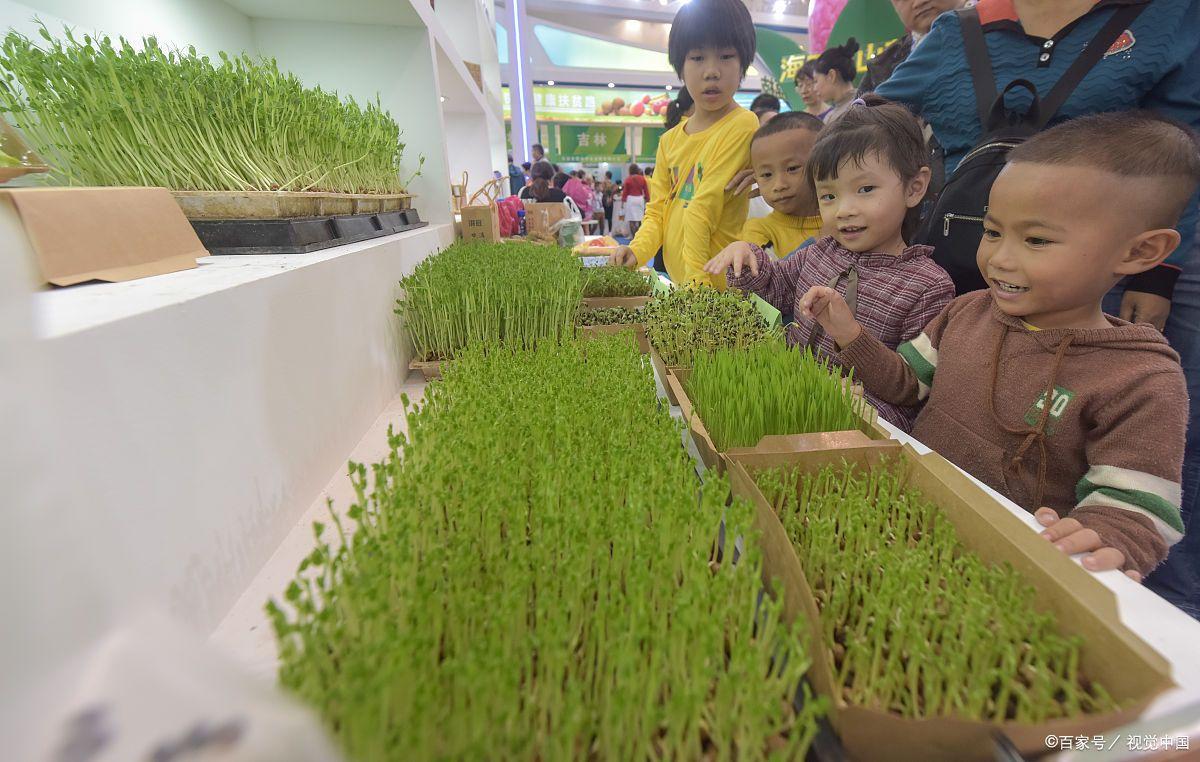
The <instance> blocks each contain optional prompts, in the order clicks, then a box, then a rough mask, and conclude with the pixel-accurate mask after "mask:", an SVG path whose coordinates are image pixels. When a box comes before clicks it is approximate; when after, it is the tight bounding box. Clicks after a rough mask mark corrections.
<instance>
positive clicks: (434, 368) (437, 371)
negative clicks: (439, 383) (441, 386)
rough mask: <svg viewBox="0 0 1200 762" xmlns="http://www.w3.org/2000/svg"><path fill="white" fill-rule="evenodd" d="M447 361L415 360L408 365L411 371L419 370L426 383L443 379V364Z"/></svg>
mask: <svg viewBox="0 0 1200 762" xmlns="http://www.w3.org/2000/svg"><path fill="white" fill-rule="evenodd" d="M443 362H446V361H445V360H430V361H421V360H413V361H412V362H410V363H409V364H408V369H409V370H419V371H421V375H423V376H425V380H426V381H434V380H436V379H439V378H441V377H442V363H443Z"/></svg>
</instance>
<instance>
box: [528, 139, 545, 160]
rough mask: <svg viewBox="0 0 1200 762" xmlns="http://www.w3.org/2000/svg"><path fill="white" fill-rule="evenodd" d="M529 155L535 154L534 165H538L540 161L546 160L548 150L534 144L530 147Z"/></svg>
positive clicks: (539, 144) (538, 144)
mask: <svg viewBox="0 0 1200 762" xmlns="http://www.w3.org/2000/svg"><path fill="white" fill-rule="evenodd" d="M529 153H531V154H533V163H534V164H537V163H538V162H539V161H545V160H546V149H545V148H543V147H542V144H541V143H534V144H533V145H531V146H530V147H529Z"/></svg>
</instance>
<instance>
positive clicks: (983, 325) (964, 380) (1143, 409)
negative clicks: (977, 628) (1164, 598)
mask: <svg viewBox="0 0 1200 762" xmlns="http://www.w3.org/2000/svg"><path fill="white" fill-rule="evenodd" d="M1108 320H1109V323H1110V327H1108V328H1100V329H1065V328H1064V329H1048V330H1044V331H1036V330H1030V329H1029V328H1028V327H1027V326H1025V324H1024V323H1022V322H1021V321H1020V320H1019V319H1018V318H1015V317H1012V316H1010V315H1007V314H1005V313H1004V312H1002V311H1001V310H1000V309H999V308H998V307H997V306H996V305H995V303H994V302H993V300H992V296H991V292H989V291H976V292H974V293H970V294H966V295H964V296H961V297H959V298H958V299H955V300H954V301H953V302H951V304H950V305H949V306H948V307H947V308H946V309H945V310H944V311H943V312H942V314H940V315H938V317H937V318H936V319H934V320H933V322H931V323H930V324H929V326H928V327H926V328H925V330H924V331H923V332H922V333H921V334H920V335H919V336H917V337H916V338H915V339H913V340H912V341H910V342H906V343H905V344H903V345H901V346H900V348H899V350H898V352H892V351H890V350H889V349H888V348H887V347H885V346H884V345H883V344H881V343H880V342H879V341H878V340H877V339H875V338H874V337H872V336H871V335H870V334H869V333H868V332H867V331H863V332H862V334H861V335H860V336H859V338H858V339H856V340H855V341H854V342H853V343H852V344H850V345H849V346H847V347H846V348H845V349H844V350H843V351H842V352H841V354H840V357H841V360H842V362H843V363H844V364H845V365H848V366H851V367H853V368H854V369H855V375H856V377H857V378H859V379H860V380H861V381H862V383H863V385H864V386H865V387H866V388H867V389H868V390H870V391H872V392H873V393H874V394H877V395H879V396H880V397H882V398H883V399H885V400H888V401H889V402H892V403H894V404H898V405H912V404H915V403H917V402H918V401H920V400H927V402H926V405H925V407H924V409H922V411H921V413H920V415H919V416H918V417H917V422H916V425H915V426H914V428H913V435H914V436H915V437H916V438H917V439H919V440H920V441H921V442H923V443H925V444H926V445H928V446H929V447H932V448H933V449H935V450H937V451H938V452H939V453H941V454H942V455H943V456H944V457H945V458H946V459H948V460H950V461H951V462H953V463H955V464H956V465H958V466H959V467H961V468H963V469H964V470H966V471H967V472H969V473H971V474H972V475H974V476H975V477H976V478H978V479H979V480H981V481H982V482H984V483H985V484H987V485H989V486H990V487H992V488H993V489H995V490H997V491H998V492H1000V493H1002V494H1004V495H1005V496H1007V497H1008V498H1009V499H1011V500H1012V501H1013V502H1015V503H1017V504H1018V505H1020V506H1022V507H1023V508H1025V509H1026V510H1028V511H1031V512H1032V511H1035V510H1037V509H1038V508H1039V507H1041V506H1048V507H1050V508H1053V509H1054V510H1055V511H1057V512H1058V514H1059V515H1060V516H1066V515H1068V514H1070V515H1071V516H1072V517H1073V518H1075V519H1078V520H1079V522H1080V523H1081V524H1083V525H1084V526H1085V527H1089V528H1091V529H1094V530H1095V531H1096V532H1097V533H1098V534H1099V535H1100V538H1101V540H1102V541H1103V543H1104V544H1105V545H1107V546H1110V547H1114V548H1117V549H1118V550H1121V551H1122V552H1123V553H1124V554H1125V558H1126V567H1125V568H1127V569H1136V570H1138V571H1140V572H1142V573H1143V574H1147V573H1149V572H1150V570H1151V569H1153V568H1154V567H1155V566H1156V565H1158V564H1159V563H1160V562H1161V561H1162V560H1163V559H1164V558H1166V555H1167V549H1168V548H1169V547H1170V546H1171V545H1173V544H1175V543H1177V542H1179V540H1180V539H1182V537H1183V522H1182V521H1181V520H1180V516H1179V504H1180V497H1181V494H1180V492H1181V490H1180V482H1181V477H1182V469H1183V447H1184V433H1185V429H1186V424H1187V413H1188V398H1187V389H1186V387H1185V385H1184V378H1183V371H1182V369H1181V368H1180V367H1179V356H1178V355H1177V354H1175V351H1174V350H1172V349H1171V347H1170V346H1169V345H1168V344H1167V342H1166V340H1165V339H1164V338H1163V337H1162V335H1161V334H1160V333H1159V332H1158V331H1156V330H1155V329H1154V328H1153V327H1151V326H1149V325H1145V324H1142V325H1132V324H1130V323H1126V322H1125V321H1123V320H1118V319H1117V318H1113V317H1110V318H1108Z"/></svg>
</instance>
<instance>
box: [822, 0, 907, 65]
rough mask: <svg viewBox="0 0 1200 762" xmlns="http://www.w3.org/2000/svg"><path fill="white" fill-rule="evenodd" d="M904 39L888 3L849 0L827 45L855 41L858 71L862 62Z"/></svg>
mask: <svg viewBox="0 0 1200 762" xmlns="http://www.w3.org/2000/svg"><path fill="white" fill-rule="evenodd" d="M903 36H904V24H902V23H901V22H900V17H899V16H897V15H896V10H895V9H894V8H893V7H892V4H891V2H889V0H849V2H847V3H846V7H845V8H843V9H842V12H841V14H840V15H839V16H838V19H837V23H836V24H834V25H833V30H832V31H830V33H829V46H833V45H841V44H842V43H844V42H845V41H846V40H848V39H850V38H851V37H853V38H855V39H856V40H858V44H859V45H860V46H861V50H859V51H858V56H857V58H858V61H857V62H856V63H857V64H858V71H859V73H860V74H861V73H863V72H865V71H866V70H867V66H866V62H867V61H870V60H871V59H872V58H873V57H875V55H876V54H877V53H879V52H881V51H882V50H883V49H884V48H886V47H887V46H888V45H891V44H892V43H893V42H895V41H896V39H897V38H899V37H903Z"/></svg>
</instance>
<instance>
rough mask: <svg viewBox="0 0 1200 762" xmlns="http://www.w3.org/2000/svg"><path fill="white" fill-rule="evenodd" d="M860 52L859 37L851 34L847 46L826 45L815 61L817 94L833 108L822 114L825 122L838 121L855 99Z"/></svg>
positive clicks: (814, 75)
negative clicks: (857, 38)
mask: <svg viewBox="0 0 1200 762" xmlns="http://www.w3.org/2000/svg"><path fill="white" fill-rule="evenodd" d="M857 52H858V40H856V39H854V38H853V37H851V38H850V39H848V40H846V44H844V45H834V46H833V47H832V48H826V49H825V52H824V53H822V54H821V55H819V56H817V58H816V60H815V61H814V62H813V81H814V82H816V85H817V96H818V97H820V99H821V100H823V101H825V102H826V103H829V104H831V107H830V109H829V110H828V111H826V112H825V114H824V115H823V116H822V117H821V119H823V120H824V121H825V124H829V123H831V122H836V121H837V120H838V119H839V118H840V117H841V116H842V114H844V113H846V110H847V109H849V108H850V104H851V103H853V102H854V96H855V92H856V91H855V89H854V77H855V76H857V74H858V66H857V65H856V64H855V63H854V54H855V53H857Z"/></svg>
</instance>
